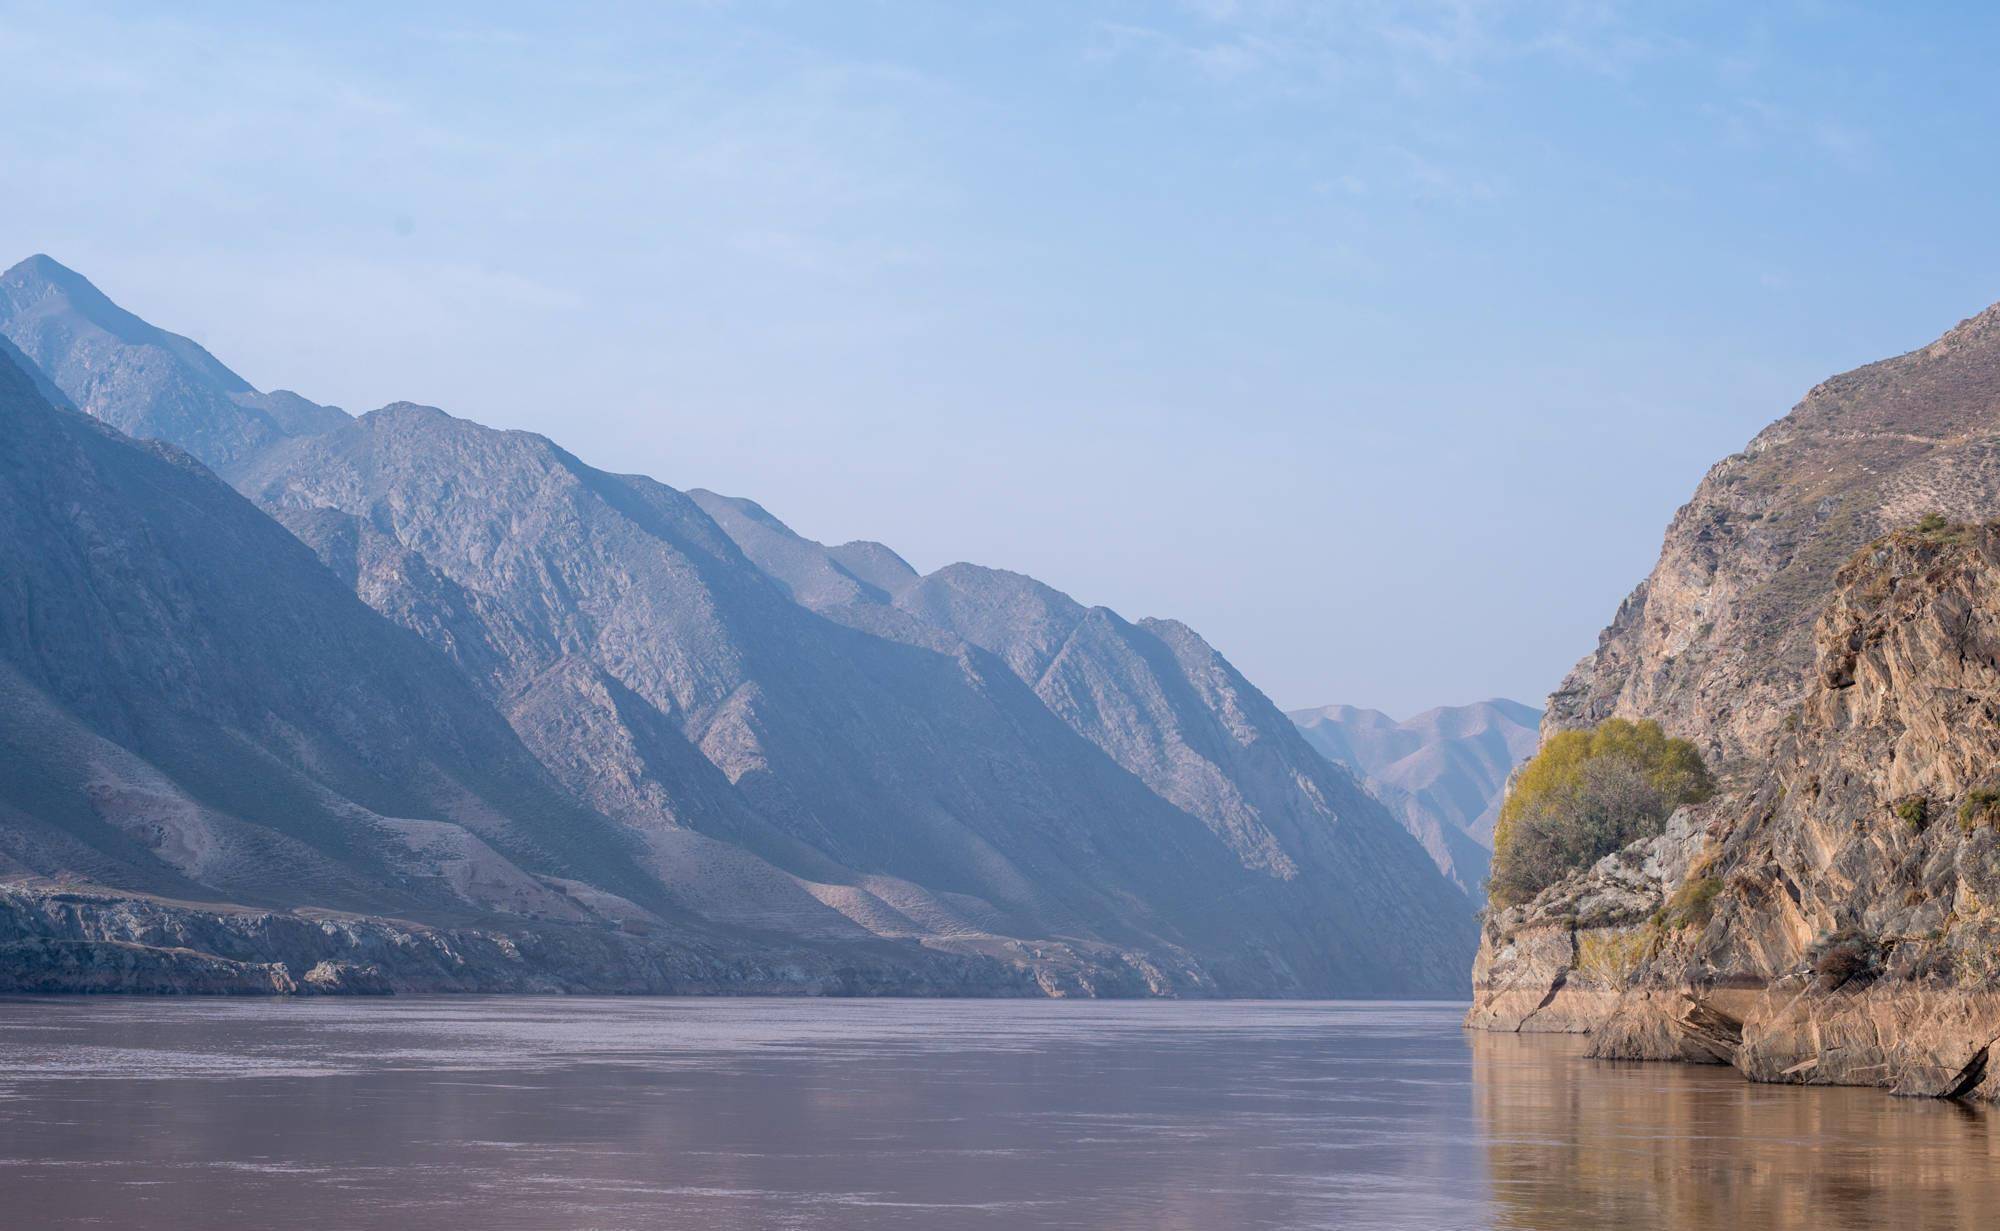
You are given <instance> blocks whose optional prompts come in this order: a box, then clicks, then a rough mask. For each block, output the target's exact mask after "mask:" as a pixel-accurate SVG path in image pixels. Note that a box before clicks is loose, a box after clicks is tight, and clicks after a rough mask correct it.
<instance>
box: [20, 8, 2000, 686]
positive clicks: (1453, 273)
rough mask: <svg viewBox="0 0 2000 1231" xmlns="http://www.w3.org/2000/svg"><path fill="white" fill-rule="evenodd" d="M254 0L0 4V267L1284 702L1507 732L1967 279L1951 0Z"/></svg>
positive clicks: (1994, 126)
mask: <svg viewBox="0 0 2000 1231" xmlns="http://www.w3.org/2000/svg"><path fill="white" fill-rule="evenodd" d="M277 7H278V6H248V5H242V6H237V5H231V6H209V5H201V4H189V5H181V6H175V7H174V9H173V10H172V14H171V16H168V15H164V10H161V9H159V8H157V7H155V6H133V7H131V8H118V7H95V6H91V5H87V4H61V5H47V6H42V5H15V4H6V3H0V56H4V57H5V63H6V64H7V65H8V73H9V76H10V78H11V89H10V91H9V95H10V97H11V98H12V99H13V100H14V102H15V106H14V110H13V113H12V116H11V118H10V122H9V124H8V125H7V126H6V127H5V129H4V130H0V165H4V166H5V167H6V168H7V175H6V191H5V192H4V193H0V237H4V238H5V239H6V246H7V249H8V251H7V252H6V253H5V254H4V255H0V264H4V263H6V262H8V261H11V260H12V259H14V258H15V257H18V256H22V255H26V254H27V253H29V252H33V251H46V252H48V253H50V254H51V255H53V256H55V257H57V258H58V259H59V260H62V261H64V262H66V263H68V264H70V265H72V266H74V267H76V268H78V269H79V270H81V271H82V272H84V273H85V274H87V275H88V276H90V277H91V278H92V279H93V280H95V281H96V282H97V283H98V284H99V285H100V286H101V287H103V288H104V289H105V290H106V291H107V292H108V293H109V294H111V295H112V296H113V297H114V298H116V299H118V300H120V301H121V302H122V303H124V304H125V306H127V307H129V308H131V309H133V310H134V311H137V312H138V313H140V315H142V316H145V317H147V318H149V319H151V320H153V321H154V322H155V323H158V324H161V325H164V326H166V327H169V328H173V329H177V330H180V331H181V332H185V333H189V334H191V335H192V336H194V337H195V338H197V339H198V340H200V341H202V342H203V343H205V344H207V345H208V346H209V347H210V348H211V349H213V350H214V351H216V352H217V354H218V355H219V356H220V357H222V358H223V359H224V361H225V362H228V363H230V364H231V365H232V366H234V367H236V368H237V369H238V370H239V371H241V372H242V373H243V374H244V375H245V376H246V377H248V378H249V379H250V380H251V381H252V382H254V383H256V384H258V385H259V386H262V387H265V388H270V387H291V388H296V389H298V390H299V391H300V392H303V393H305V394H307V395H308V396H311V397H314V398H317V399H319V400H322V401H331V402H335V403H338V404H340V405H343V406H346V407H348V408H349V409H352V410H357V411H360V410H366V409H369V408H371V407H374V406H377V405H381V404H383V403H385V402H388V401H391V400H396V399H410V400H416V401H424V402H430V403H434V404H436V405H440V406H443V407H445V408H447V409H449V410H452V411H454V412H455V413H459V414H463V415H467V416H469V417H472V418H476V419H479V420H482V421H484V422H487V423H492V424H495V425H498V426H505V427H521V428H530V429H534V430H538V431H542V432H546V433H548V434H549V435H551V436H553V437H555V438H556V439H557V440H558V441H560V442H562V443H563V444H564V445H566V446H567V447H569V448H570V449H571V450H572V451H574V452H576V453H577V454H578V455H580V456H581V457H583V458H584V459H585V460H586V461H589V462H592V463H594V464H596V465H599V466H604V467H607V468H611V469H616V470H630V471H642V472H645V473H649V474H652V475H654V476H656V477H658V478H660V479H662V480H664V481H666V482H669V483H672V484H675V485H677V486H682V487H692V486H705V487H711V488H714V489H716V490H719V491H723V492H728V493H731V494H739V495H748V496H752V497H754V498H756V499H758V500H759V501H761V502H762V503H764V504H765V505H766V506H767V507H768V508H770V509H771V510H772V511H773V512H774V513H776V514H777V515H779V516H780V517H783V518H785V519H786V520H787V521H789V522H790V523H791V524H792V525H793V526H794V527H795V528H796V529H798V530H799V531H801V532H802V533H805V534H809V535H812V536H814V537H817V538H822V539H827V540H834V541H837V540H842V539H847V538H864V537H865V538H877V539H881V540H883V541H885V542H888V543H889V544H891V545H892V546H894V547H895V548H897V549H898V550H899V551H901V552H903V553H904V555H905V556H907V557H908V558H909V559H910V560H911V562H912V563H914V564H916V565H917V566H918V567H919V568H923V569H930V568H935V567H937V566H939V565H942V564H945V563H948V562H951V561H953V560H959V559H968V560H973V561H977V562H979V563H983V564H991V565H996V566H1001V567H1007V568H1014V569H1019V570H1021V571H1024V572H1029V573H1033V574H1035V575H1037V576H1039V577H1041V578H1043V579H1044V580H1046V581H1048V582H1050V583H1052V584H1055V585H1057V586H1060V587H1062V588H1063V589H1065V590H1068V591H1070V592H1071V593H1072V594H1074V595H1076V596H1077V597H1078V598H1079V599H1082V600H1083V601H1086V602H1094V603H1103V604H1106V605H1109V606H1112V607H1115V608H1117V609H1118V610H1120V611H1121V612H1123V613H1124V614H1126V615H1128V616H1133V617H1137V616H1140V615H1169V616H1175V617H1179V618H1181V619H1184V620H1186V621H1187V622H1188V623H1190V624H1192V625H1193V626H1195V627H1196V628H1197V629H1199V630H1200V631H1202V632H1203V633H1204V634H1205V635H1207V636H1208V638H1209V639H1210V640H1211V641H1213V642H1214V643H1215V644H1216V645H1217V646H1218V647H1220V648H1221V649H1222V650H1223V651H1224V652H1225V653H1227V654H1228V655H1229V656H1230V657H1231V658H1232V659H1233V660H1234V661H1235V662H1236V663H1237V664H1238V666H1240V667H1241V668H1242V669H1243V670H1244V671H1245V673H1246V674H1248V675H1249V676H1250V677H1251V679H1252V680H1254V681H1255V682H1256V683H1258V684H1259V685H1261V686H1262V687H1263V688H1264V689H1265V690H1266V691H1267V692H1269V693H1270V694H1271V695H1272V696H1273V698H1275V699H1276V700H1278V701H1279V702H1280V703H1281V704H1284V705H1287V706H1298V705H1306V704H1319V703H1326V702H1333V701H1346V702H1352V703H1357V704H1366V705H1376V706H1381V707H1384V708H1387V709H1390V710H1391V711H1394V712H1397V713H1399V714H1400V713H1407V712H1410V711H1413V710H1416V709H1421V708H1424V707H1426V706H1429V705H1432V704H1438V703H1445V702H1456V701H1466V700H1472V699H1477V698H1479V697H1483V696H1488V695H1496V694H1498V695H1510V696H1514V697H1518V698H1521V699H1525V700H1531V701H1538V700H1539V699H1540V697H1541V695H1542V694H1544V693H1546V692H1547V691H1548V689H1549V688H1551V687H1552V686H1553V685H1554V684H1555V683H1556V682H1557V681H1558V680H1559V679H1560V677H1561V675H1562V673H1563V672H1564V671H1565V670H1566V669H1567V667H1568V666H1569V665H1570V664H1571V663H1572V662H1573V661H1575V659H1577V658H1578V657H1579V656H1580V655H1582V654H1583V653H1584V652H1585V651H1586V650H1587V649H1588V648H1589V647H1590V646H1591V645H1592V644H1593V640H1594V637H1595V635H1596V631H1597V629H1598V628H1599V627H1600V626H1601V625H1602V624H1603V623H1604V622H1605V620H1606V619H1608V618H1609V616H1610V614H1611V611H1612V609H1613V608H1614V606H1615V605H1616V603H1617V601H1618V600H1619V598H1621V597H1622V596H1623V595H1624V594H1625V592H1626V591H1627V590H1628V589H1629V588H1630V586H1631V585H1632V584H1633V583H1634V582H1636V581H1637V580H1638V579H1639V578H1640V577H1641V576H1643V575H1644V573H1645V572H1646V570H1647V569H1648V568H1649V567H1650V565H1651V562H1652V559H1653V557H1654V555H1655V553H1656V552H1657V550H1658V544H1659V537H1660V533H1661V531H1662V529H1663V528H1664V527H1665V525H1666V523H1667V521H1668V519H1669V518H1670V517H1671V515H1672V513H1673V511H1674V509H1675V508H1676V507H1677V506H1678V505H1679V504H1680V503H1681V502H1682V501H1683V500H1685V499H1686V497H1687V495H1688V494H1689V493H1690V491H1691V490H1692V489H1693V486H1694V484H1695V482H1696V481H1697V480H1698V479H1699V478H1700V476H1701V474H1702V472H1703V471H1704V470H1705V469H1706V468H1707V466H1708V465H1709V464H1710V463H1712V462H1713V461H1715V460H1717V459H1718V458H1720V457H1721V456H1723V455H1725V454H1727V453H1729V452H1731V451H1733V450H1735V449H1736V448H1738V447H1740V446H1741V444H1742V443H1743V442H1744V441H1745V440H1746V439H1748V438H1749V436H1751V435H1752V434H1753V433H1754V432H1755V431H1756V430H1757V429H1758V428H1760V427H1761V426H1762V425H1763V424H1764V423H1766V422H1767V421H1769V420H1770V419H1772V418H1775V417H1776V416H1778V415H1780V414H1782V413H1783V412H1784V411H1785V410H1786V409H1787V408H1788V407H1789V406H1791V405H1792V403H1793V402H1795V401H1796V400H1797V399H1798V397H1799V396H1800V395H1802V394H1803V393H1804V392H1805V390H1806V389H1807V388H1809V387H1810V386H1811V385H1812V384H1813V383H1814V382H1816V381H1818V380H1819V379H1821V378H1823V377H1825V376H1827V375H1830V374H1832V373H1833V372H1836V371H1839V370H1842V369H1844V368H1848V367H1852V366H1854V365H1856V364H1859V363H1862V362H1866V361H1868V360H1871V359H1875V358H1879V357H1883V356H1886V355H1888V354H1892V353H1895V352H1899V351H1902V350H1906V349H1909V348H1911V347H1914V346H1917V345H1920V344H1922V343H1924V342H1926V341H1928V340H1929V339H1930V338H1932V337H1933V336H1935V335H1936V334H1938V333H1940V332H1942V331H1943V330H1944V329H1946V328H1948V327H1949V326H1950V325H1952V324H1953V323H1955V322H1956V321H1958V320H1959V319H1961V318H1963V317H1965V316H1967V315H1970V314H1971V313H1973V312H1975V311H1977V310H1978V309H1980V308H1981V307H1983V306H1985V305H1986V304H1987V303H1989V302H1991V301H1993V300H1995V299H2000V227H1996V226H1995V225H1994V213H1993V204H1992V203H1993V202H1994V201H1995V200H1996V199H2000V196H1996V191H1995V190H1996V187H2000V184H1996V179H2000V170H1996V166H2000V160H1996V158H1995V157H1994V154H1993V149H1992V146H1993V134H1994V133H1995V132H1996V131H2000V123H1996V120H2000V115H1996V112H2000V102H1996V99H1995V95H1994V93H1993V91H1992V89H1991V76H1992V65H1993V64H1994V63H1995V62H1996V53H2000V37H1996V36H2000V30H1996V24H1997V23H1996V18H1995V17H1994V16H1992V15H1990V11H1989V10H1987V9H1986V8H1984V7H1983V6H1965V7H1963V8H1958V7H1955V6H1952V5H1927V6H1902V5H1895V6H1891V5H1876V6H1861V5H1850V4H1840V3H1799V4H1783V3H1780V4H1771V5H1759V6H1744V5H1735V4H1713V5H1709V4H1633V5H1622V4H1616V3H1584V2H1579V3H1554V4H1535V5H1510V4H1500V3H1491V4H1488V3H1478V2H1472V0H1463V2H1459V3H1413V4H1394V3H1366V2H1356V3H1349V2H1344V0H1329V2H1327V3H1288V2H1285V0H1266V2H1261V3H1260V2H1257V0H1191V2H1188V3H1180V4H1176V3H1170V2H1166V0H1161V2H1158V3H1147V4H1141V3H1117V2H1106V3H1032V2H1022V3H1006V4H992V5H979V4H971V3H943V2H940V3H899V2H890V0H881V2H856V3H834V2H831V0H817V2H813V3H806V2H803V0H801V2H796V3H734V4H732V3H719V2H718V3H688V4H681V5H674V4H660V5H643V6H636V5H635V6H632V7H629V8H623V9H619V8H615V7H605V8H602V9H599V10H596V11H595V12H594V13H593V15H592V16H591V17H589V18H588V19H585V18H568V17H566V18H561V19H556V18H552V17H549V16H547V15H537V14H536V13H535V11H534V10H532V9H528V8H521V9H513V8H510V7H509V6H506V5H491V4H489V5H479V6H466V7H463V8H456V9H454V8H450V7H446V6H429V5H426V6H401V5H399V6H381V7H374V6H369V5H362V4H355V5H345V6H338V7H335V6H314V8H313V11H300V12H289V13H279V12H276V11H274V10H275V9H276V8H277ZM300 7H301V8H302V9H303V8H304V6H300ZM411 10H415V11H411Z"/></svg>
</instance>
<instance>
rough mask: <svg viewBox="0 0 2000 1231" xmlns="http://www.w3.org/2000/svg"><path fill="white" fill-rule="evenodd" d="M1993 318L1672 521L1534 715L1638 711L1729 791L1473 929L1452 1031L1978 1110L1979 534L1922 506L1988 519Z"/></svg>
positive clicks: (1990, 979) (1565, 718)
mask: <svg viewBox="0 0 2000 1231" xmlns="http://www.w3.org/2000/svg"><path fill="white" fill-rule="evenodd" d="M1996 325H2000V309H1989V310H1988V311H1987V312H1985V313H1982V314H1981V315H1980V316H1978V317H1975V318H1973V319H1972V320H1970V321H1967V322H1965V323H1964V324H1962V325H1960V326H1959V327H1958V328H1956V329H1954V330H1952V331H1951V332H1950V333H1949V334H1947V335H1945V337H1944V338H1943V339H1941V340H1940V341H1939V342H1938V343H1936V344H1934V345H1933V346H1930V347H1927V348H1925V349H1923V350H1921V351H1916V352H1913V353H1911V354H1909V355H1904V356H1901V357H1900V358H1897V359H1892V360H1889V361H1886V362H1884V363H1879V364H1875V365H1871V366H1870V367H1867V368H1863V369H1861V370H1860V371H1858V372H1855V373H1850V374H1848V375H1846V376H1842V377H1837V378H1835V379H1834V380H1831V381H1828V382H1826V383H1825V384H1823V385H1821V386H1820V387H1819V388H1817V389H1815V390H1814V391H1813V393H1812V394H1811V395H1809V396H1808V397H1807V399H1806V400H1805V402H1803V403H1801V404H1800V406H1799V407H1798V408H1797V409H1795V410H1794V411H1793V412H1792V414H1791V415H1789V416H1787V417H1786V419H1784V420H1782V421H1781V422H1779V423H1778V424H1776V425H1774V426H1773V427H1772V428H1770V429H1767V430H1766V431H1765V432H1764V433H1762V434H1761V435H1760V436H1759V437H1758V438H1757V441H1756V442H1755V443H1753V445H1752V448H1751V450H1750V451H1748V452H1747V453H1746V454H1742V455H1739V456H1738V457H1736V458H1732V459H1729V460H1728V461H1725V462H1724V463H1722V464H1721V465H1720V466H1718V467H1717V468H1716V469H1715V470H1714V471H1711V473H1710V475H1709V477H1708V479H1707V480H1705V481H1704V483H1703V485H1702V488H1701V490H1700V491H1698V492H1697V493H1696V498H1695V500H1694V501H1693V502H1691V503H1690V504H1689V505H1688V506H1687V508H1685V509H1683V510H1682V511H1681V513H1680V514H1679V515H1678V516H1677V517H1676V519H1675V522H1674V525H1673V527H1672V529H1671V530H1670V531H1669V533H1668V542H1667V548H1666V550H1665V551H1664V552H1663V554H1662V557H1661V563H1660V567H1659V569H1658V570H1656V571H1655V573H1654V575H1653V577H1652V578H1650V579H1649V580H1648V582H1647V583H1646V584H1645V585H1643V586H1642V587H1641V588H1640V590H1639V591H1638V593H1637V595H1636V596H1635V599H1634V600H1631V601H1628V603H1627V604H1626V606H1625V607H1624V608H1623V609H1621V611H1620V614H1619V619H1618V621H1617V622H1616V623H1614V625H1613V626H1612V628H1611V629H1610V630H1608V631H1607V633H1606V634H1605V637H1604V640H1603V643H1602V644H1601V645H1600V647H1599V650H1598V652H1597V653H1596V654H1594V655H1592V657H1590V658H1588V659H1586V660H1585V661H1584V663H1583V664H1582V665H1581V666H1580V667H1579V668H1578V671H1577V673H1576V674H1575V675H1574V676H1572V678H1571V680H1570V681H1569V683H1568V684H1567V685H1566V686H1565V691H1564V693H1563V694H1562V695H1560V696H1559V697H1558V698H1557V700H1558V702H1559V703H1560V705H1561V707H1562V708H1561V709H1560V710H1559V711H1558V710H1555V709H1552V711H1551V717H1550V721H1551V723H1552V724H1558V725H1560V724H1574V723H1578V722H1581V721H1584V720H1586V719H1587V718H1590V717H1594V716H1596V715H1600V714H1618V715H1622V716H1631V717H1655V718H1659V719H1660V720H1662V722H1663V723H1664V724H1665V725H1667V726H1668V728H1669V730H1671V731H1673V732H1674V733H1675V734H1680V735H1685V736H1687V737H1690V738H1694V739H1696V740H1698V741H1700V742H1702V743H1703V744H1704V745H1705V746H1707V747H1708V748H1709V749H1711V750H1712V751H1713V752H1714V753H1715V754H1716V755H1717V756H1719V757H1720V758H1722V759H1723V764H1724V769H1725V777H1724V785H1725V788H1726V789H1725V790H1724V791H1723V792H1722V793H1721V794H1720V795H1718V796H1717V797H1716V798H1715V799H1714V800H1712V801H1710V802H1709V803H1706V804H1703V805H1701V806H1700V807H1698V808H1694V809H1684V810H1683V811H1682V812H1681V813H1679V814H1677V815H1676V816H1675V818H1674V819H1673V821H1672V822H1671V823H1670V824H1669V826H1668V829H1667V832H1666V833H1665V834H1664V835H1663V836H1661V837H1659V838H1655V839H1651V840H1648V841H1646V842H1642V843H1640V844H1637V845H1636V846H1634V847H1632V848H1629V849H1628V850H1626V851H1624V852H1621V853H1620V854H1617V855H1614V856H1612V857H1610V858H1607V859H1606V860H1604V861H1602V862H1601V863H1599V864H1598V865H1596V866H1595V867H1593V868H1589V869H1585V870H1582V871H1580V872H1578V873H1576V874H1574V875H1573V876H1571V877H1570V878H1568V879H1567V880H1566V881H1563V882H1560V883H1558V884H1557V885H1555V886H1552V887H1551V888H1550V889H1549V890H1547V891H1545V892H1544V893H1543V894H1542V895H1540V896H1539V897H1537V898H1536V899H1535V900H1534V901H1532V902H1529V903H1526V904H1524V905H1522V906H1518V907H1514V908H1512V909H1509V910H1505V911H1501V912H1498V913H1496V914H1495V915H1494V916H1493V917H1491V918H1490V919H1489V920H1488V923H1487V926H1486V929H1485V934H1484V937H1483V941H1482V948H1481V952H1480V958H1479V962H1478V964H1477V967H1476V968H1475V974H1474V981H1475V989H1476V991H1475V1006H1474V1009H1473V1013H1472V1015H1471V1018H1470V1019H1469V1020H1470V1021H1471V1023H1472V1024H1474V1025H1480V1026H1486V1027H1489V1028H1498V1029H1529V1030H1577V1031H1588V1032H1591V1033H1592V1034H1593V1036H1594V1043H1593V1047H1594V1050H1595V1051H1596V1052H1597V1053H1598V1054H1602V1055H1608V1056H1619V1057H1637V1058H1660V1059H1689V1060H1700V1061H1707V1062H1726V1063H1733V1064H1735V1065H1736V1066H1737V1067H1738V1068H1740V1069H1741V1070H1742V1071H1743V1072H1744V1073H1746V1074H1747V1075H1749V1076H1751V1077H1753V1078H1756V1079H1758V1080H1768V1081H1794V1082H1818V1083H1835V1084H1878V1085H1885V1086H1893V1087H1895V1088H1897V1089H1898V1090H1901V1091H1903V1092H1906V1093H1919V1094H1946V1095H1966V1096H1976V1097H1983V1098H1992V1097H1995V1096H1996V1094H2000V1086H1996V1083H1995V1081H1994V1080H1993V1079H1992V1078H1991V1077H1990V1073H1991V1072H1992V1071H1993V1070H1991V1069H1990V1068H1989V1063H1988V1062H1989V1060H1990V1057H1991V1048H1992V1045H1993V1043H1994V1042H1995V1040H2000V970H1996V968H1995V966H1994V963H1993V962H1992V959H1991V955H1992V953H1993V946H1994V943H1995V939H1996V937H2000V922H1996V919H1995V917H1994V915H1993V910H1994V905H1993V904H1994V903H1996V902H2000V883H1996V882H1995V880H1994V875H1995V869H1996V868H2000V859H1996V848H1995V836H1994V834H1995V830H1994V825H1993V822H1994V820H1995V818H1996V816H2000V807H1996V806H1995V805H1993V804H1992V803H1991V801H1992V800H1995V799H2000V779H1997V778H1996V777H1995V776H1994V775H1995V772H1996V769H1995V767H1996V765H2000V739H1997V738H1996V732H2000V631H1996V630H2000V533H1997V532H1996V529H1995V527H1994V526H1992V525H1991V524H1984V525H1979V524H1975V525H1961V524H1954V523H1953V522H1952V521H1951V520H1949V519H1948V518H1947V517H1935V516H1930V514H1931V512H1932V510H1934V509H1943V510H1945V511H1946V512H1947V513H1948V514H1949V516H1950V517H1957V518H1965V517H1967V516H1968V515H1970V516H1972V517H1974V518H1977V519H1979V520H1980V521H1981V522H1984V521H1986V520H1987V519H1991V518H1993V517H1994V516H1995V515H1996V514H2000V468H1997V467H1996V465H1995V459H1996V445H2000V328H1996ZM1898 523H1903V524H1904V525H1905V527H1906V528H1903V529H1895V528H1894V527H1895V526H1896V525H1897V524H1898ZM1884 529H1886V530H1887V533H1883V534H1880V535H1879V536H1878V537H1875V538H1874V539H1873V540H1872V541H1867V542H1863V543H1860V544H1857V543H1856V542H1855V540H1856V538H1857V536H1862V535H1867V534H1869V533H1871V532H1874V531H1880V530H1884ZM1857 546H1858V547H1860V548H1861V549H1860V550H1856V548H1857ZM1829 561H1831V562H1829ZM1695 621H1699V622H1698V623H1697V622H1695ZM1676 622H1678V623H1676ZM1802 656H1803V662H1801V661H1800V659H1801V657H1802Z"/></svg>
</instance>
